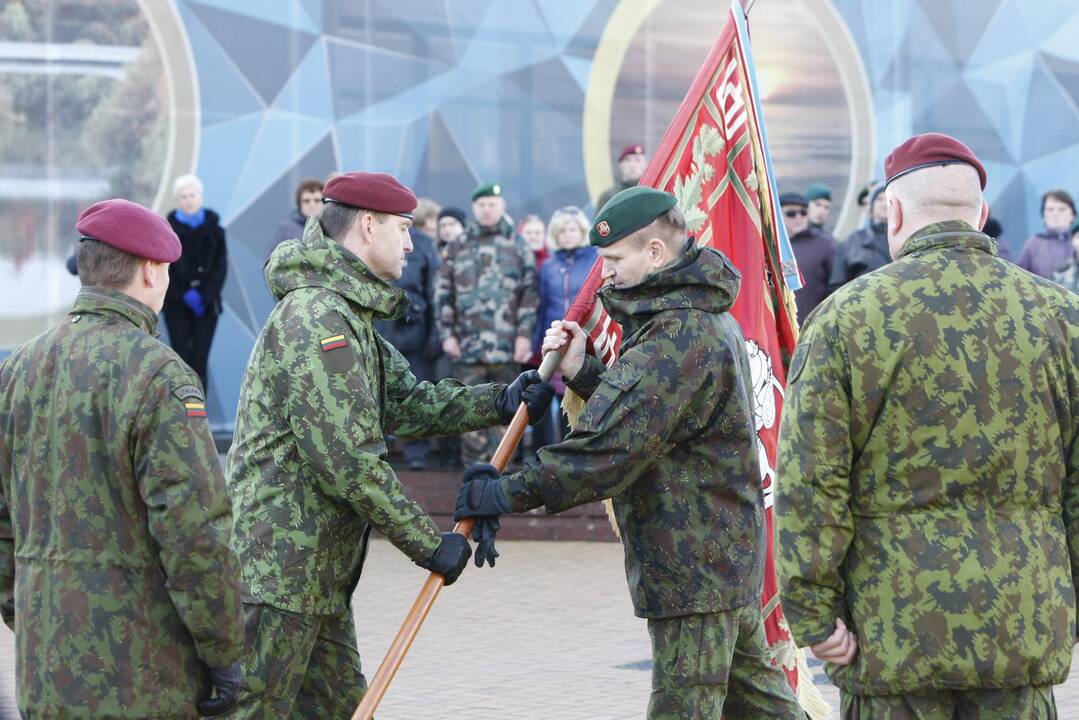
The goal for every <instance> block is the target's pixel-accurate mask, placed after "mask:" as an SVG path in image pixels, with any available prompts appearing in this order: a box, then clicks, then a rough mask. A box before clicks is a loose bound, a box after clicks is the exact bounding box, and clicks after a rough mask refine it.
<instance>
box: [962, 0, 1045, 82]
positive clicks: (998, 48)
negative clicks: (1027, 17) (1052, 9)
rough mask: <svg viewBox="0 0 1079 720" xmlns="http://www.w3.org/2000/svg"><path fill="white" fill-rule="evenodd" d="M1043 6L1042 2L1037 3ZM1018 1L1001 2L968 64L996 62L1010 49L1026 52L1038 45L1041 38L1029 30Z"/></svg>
mask: <svg viewBox="0 0 1079 720" xmlns="http://www.w3.org/2000/svg"><path fill="white" fill-rule="evenodd" d="M1036 4H1037V5H1039V6H1041V5H1042V3H1036ZM1017 5H1018V3H1016V2H1013V1H1012V0H1007V1H1006V2H1003V3H1001V4H1000V7H999V8H997V12H996V14H995V15H994V16H993V19H992V20H991V21H990V22H989V25H988V26H987V27H986V28H985V31H984V32H983V33H982V38H981V40H980V41H979V42H978V46H977V48H976V49H975V50H974V52H973V53H971V55H970V59H969V60H968V61H967V62H968V65H971V66H976V65H983V64H986V63H995V62H999V61H1000V60H1001V56H1003V55H1005V54H1006V53H1007V52H1008V51H1009V50H1011V51H1012V52H1025V51H1026V50H1027V49H1028V48H1029V47H1031V46H1032V45H1037V44H1038V40H1039V38H1035V37H1032V36H1031V35H1030V34H1029V33H1028V32H1027V24H1026V23H1025V22H1024V21H1023V16H1022V14H1021V13H1020V12H1019V9H1018V8H1017Z"/></svg>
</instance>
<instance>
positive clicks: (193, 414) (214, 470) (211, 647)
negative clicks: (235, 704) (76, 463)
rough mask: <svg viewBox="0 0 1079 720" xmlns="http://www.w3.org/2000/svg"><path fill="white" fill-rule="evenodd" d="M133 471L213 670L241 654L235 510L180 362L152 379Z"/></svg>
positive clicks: (199, 398) (197, 396) (164, 561)
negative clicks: (234, 530) (234, 532)
mask: <svg viewBox="0 0 1079 720" xmlns="http://www.w3.org/2000/svg"><path fill="white" fill-rule="evenodd" d="M137 428H138V429H137V435H136V437H135V441H134V467H135V474H136V477H138V482H139V493H140V495H141V496H142V500H143V503H145V505H146V512H147V526H148V528H149V530H150V534H151V535H153V537H154V540H155V541H156V542H157V544H158V546H159V548H160V549H159V559H160V561H161V566H162V568H163V569H164V571H165V575H166V577H167V578H168V582H167V585H168V591H169V596H170V597H171V599H172V604H173V605H174V606H175V607H176V610H177V612H178V613H179V615H180V618H181V619H182V620H183V623H184V625H185V626H186V627H187V629H188V631H189V632H190V633H191V637H192V639H193V640H194V641H195V647H196V649H197V651H198V654H199V657H200V658H201V659H202V661H203V662H205V663H206V664H207V665H209V666H210V667H217V666H221V665H228V664H230V663H232V662H235V661H236V660H238V659H239V658H240V656H241V654H242V653H243V637H244V636H243V627H244V621H243V613H242V610H241V606H240V598H241V591H240V567H239V563H238V561H237V559H236V555H235V553H234V552H233V550H232V506H231V501H230V500H229V496H228V494H227V493H226V491H225V478H224V475H223V474H222V471H221V463H220V462H219V461H218V458H217V450H216V448H215V447H214V440H213V437H212V436H211V434H210V426H209V424H208V423H207V421H206V405H205V401H204V397H203V393H202V388H201V386H199V381H198V378H197V377H195V374H194V373H193V372H191V370H190V369H188V368H187V367H184V366H182V365H181V364H180V363H179V361H175V360H174V361H170V362H168V363H166V365H165V366H164V367H163V368H162V369H161V370H160V371H158V373H157V375H156V376H155V377H154V379H153V381H152V383H151V385H150V388H149V390H148V394H147V396H146V397H145V398H144V399H143V401H142V405H141V407H140V412H139V418H138V425H137Z"/></svg>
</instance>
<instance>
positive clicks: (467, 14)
mask: <svg viewBox="0 0 1079 720" xmlns="http://www.w3.org/2000/svg"><path fill="white" fill-rule="evenodd" d="M505 1H506V0H498V2H505ZM524 1H525V2H527V1H528V0H524ZM494 2H495V0H442V6H443V8H444V9H445V11H446V20H447V22H448V23H449V26H450V35H451V37H452V38H453V42H454V45H456V47H457V54H458V55H460V54H461V53H462V52H464V51H465V48H467V47H468V44H469V43H470V42H472V37H473V36H474V35H475V34H476V31H477V30H478V29H479V27H480V23H479V22H477V19H478V18H481V17H483V14H484V13H485V12H487V8H488V7H490V6H491V4H492V3H494Z"/></svg>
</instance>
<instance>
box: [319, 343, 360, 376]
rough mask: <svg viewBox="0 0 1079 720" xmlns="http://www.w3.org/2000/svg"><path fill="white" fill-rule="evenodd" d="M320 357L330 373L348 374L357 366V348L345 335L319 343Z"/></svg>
mask: <svg viewBox="0 0 1079 720" xmlns="http://www.w3.org/2000/svg"><path fill="white" fill-rule="evenodd" d="M318 346H319V355H320V356H321V357H322V362H323V365H324V366H325V367H326V369H327V370H329V371H330V372H348V371H349V370H351V369H352V368H353V367H355V364H356V348H355V347H354V344H353V343H350V342H349V341H348V336H347V335H344V334H339V335H330V336H329V337H324V338H322V339H320V340H319V341H318Z"/></svg>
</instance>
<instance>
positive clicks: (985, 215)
mask: <svg viewBox="0 0 1079 720" xmlns="http://www.w3.org/2000/svg"><path fill="white" fill-rule="evenodd" d="M988 220H989V203H987V202H986V201H985V198H982V210H981V213H980V214H979V216H978V230H982V229H984V228H985V223H986V222H988Z"/></svg>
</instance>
